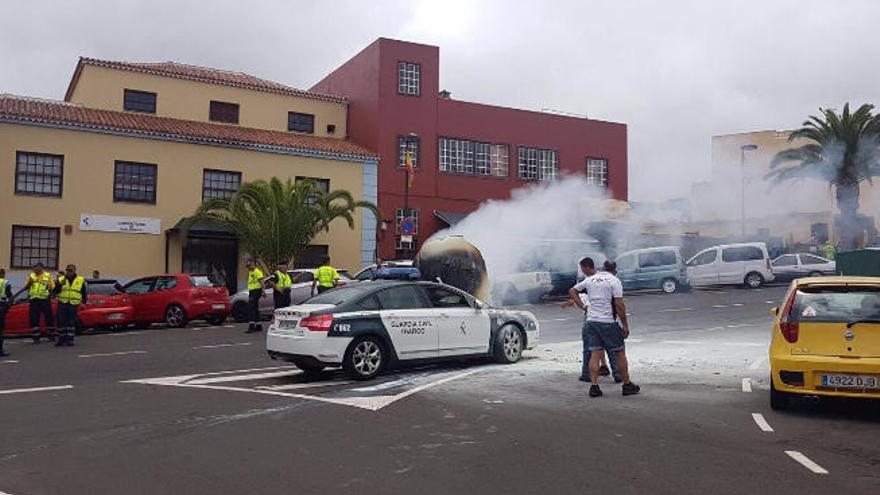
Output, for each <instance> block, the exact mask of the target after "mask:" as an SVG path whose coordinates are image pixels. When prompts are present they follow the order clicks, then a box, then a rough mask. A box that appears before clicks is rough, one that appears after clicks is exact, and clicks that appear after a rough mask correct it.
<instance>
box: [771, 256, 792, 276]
mask: <svg viewBox="0 0 880 495" xmlns="http://www.w3.org/2000/svg"><path fill="white" fill-rule="evenodd" d="M771 266H773V273H774V274H775V275H776V279H777V280H779V281H786V280H792V279H794V278H796V275H797V272H798V257H797V255H796V254H783V255H782V256H780V257H778V258H776V259H775V260H773V263H771Z"/></svg>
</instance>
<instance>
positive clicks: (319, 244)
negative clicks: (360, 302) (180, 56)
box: [0, 59, 378, 287]
mask: <svg viewBox="0 0 880 495" xmlns="http://www.w3.org/2000/svg"><path fill="white" fill-rule="evenodd" d="M65 100H66V101H54V100H40V99H33V98H26V97H20V96H12V95H0V177H6V178H7V180H5V181H0V184H2V187H3V189H4V190H3V194H0V211H2V212H3V215H0V266H6V267H7V269H9V270H11V274H12V277H11V278H13V279H14V280H15V279H18V280H21V278H23V276H24V275H25V274H26V273H27V271H28V270H29V269H30V267H31V266H32V264H33V263H35V262H37V261H42V262H43V263H45V264H46V265H47V266H49V267H51V268H53V269H54V268H58V267H62V266H63V265H64V264H67V263H76V264H77V266H78V267H79V270H80V272H81V273H83V274H84V275H88V274H90V273H91V272H92V270H96V269H97V270H100V271H101V274H102V276H106V277H114V278H120V279H128V278H132V277H136V276H141V275H147V274H155V273H161V272H177V271H187V272H214V273H216V274H218V275H220V276H221V277H223V278H225V279H226V281H227V283H228V285H230V287H232V286H240V285H241V284H242V282H243V275H244V268H243V266H242V265H243V263H242V259H243V258H244V257H245V256H246V253H244V252H242V251H241V249H240V248H239V245H238V242H237V240H236V238H235V236H234V235H232V234H231V233H229V232H224V231H222V229H217V228H216V227H212V226H210V225H197V226H195V227H193V228H192V229H190V230H189V231H188V233H187V234H186V238H183V235H184V234H183V233H182V232H181V231H180V229H179V228H178V224H179V222H180V221H181V220H182V219H184V218H185V217H187V216H189V215H191V214H192V213H193V212H194V211H195V209H196V208H197V207H198V205H199V204H200V203H201V202H202V201H203V199H204V198H208V197H215V196H228V195H231V194H232V193H233V192H234V191H235V190H236V189H237V187H238V185H239V184H241V183H242V182H246V181H252V180H255V179H268V178H270V177H279V178H282V179H287V178H290V179H292V180H298V179H302V178H313V179H317V180H318V181H319V183H320V184H321V186H322V187H324V188H327V189H346V190H348V191H350V192H351V193H352V194H353V195H354V196H355V197H356V198H359V199H361V198H362V199H366V200H368V201H373V202H375V201H376V199H377V198H376V170H377V165H378V163H377V162H378V157H377V156H376V155H375V154H374V153H372V152H371V151H369V150H367V149H365V148H363V147H362V146H360V145H357V144H355V143H352V142H350V141H348V140H346V133H347V131H346V120H347V115H346V114H347V103H346V101H345V100H343V99H340V98H337V97H333V96H328V95H322V94H317V93H311V92H307V91H301V90H297V89H294V88H289V87H287V86H283V85H280V84H277V83H273V82H270V81H265V80H262V79H259V78H256V77H253V76H249V75H246V74H242V73H236V72H226V71H218V70H213V69H205V68H200V67H192V66H188V65H182V64H175V63H160V64H131V63H121V62H105V61H97V60H91V59H80V62H79V64H78V66H77V68H76V72H75V74H74V77H73V80H72V81H71V83H70V86H69V88H68V91H67V95H66V98H65ZM375 229H376V222H375V219H373V218H372V215H371V214H370V213H364V212H359V213H358V215H357V217H356V221H355V229H353V230H352V229H350V228H349V227H348V225H347V224H346V223H345V222H344V221H338V222H336V223H334V224H333V225H332V226H331V229H330V232H328V233H326V234H321V235H320V236H319V237H318V238H316V239H315V240H314V241H313V245H312V246H310V248H309V249H308V250H307V252H306V253H304V254H303V256H301V257H300V258H299V259H297V260H295V262H296V264H299V265H302V266H308V265H313V264H315V263H316V262H317V259H318V258H320V257H321V256H322V255H323V254H329V255H330V256H331V257H332V258H333V260H334V264H335V265H337V266H339V267H344V268H348V269H352V270H354V269H357V268H360V267H361V266H362V265H364V264H367V263H369V262H371V261H372V259H373V257H374V253H375V239H376V230H375ZM7 263H8V264H7Z"/></svg>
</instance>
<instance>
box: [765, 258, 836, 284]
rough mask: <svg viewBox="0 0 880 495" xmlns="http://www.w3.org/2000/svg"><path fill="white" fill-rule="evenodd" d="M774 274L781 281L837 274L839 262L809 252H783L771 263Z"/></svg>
mask: <svg viewBox="0 0 880 495" xmlns="http://www.w3.org/2000/svg"><path fill="white" fill-rule="evenodd" d="M771 265H772V266H773V274H774V275H776V280H777V281H779V282H789V281H791V280H794V279H796V278H803V277H821V276H823V275H836V274H837V263H835V262H834V261H832V260H829V259H825V258H823V257H821V256H816V255H815V254H809V253H798V254H783V255H782V256H780V257H778V258H776V259H775V260H773V262H772V263H771Z"/></svg>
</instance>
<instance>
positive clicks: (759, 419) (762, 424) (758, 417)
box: [752, 413, 773, 433]
mask: <svg viewBox="0 0 880 495" xmlns="http://www.w3.org/2000/svg"><path fill="white" fill-rule="evenodd" d="M752 419H754V420H755V423H757V424H758V428H760V429H761V431H766V432H768V433H772V432H773V428H771V427H770V424H769V423H767V420H766V419H764V415H763V414H761V413H752Z"/></svg>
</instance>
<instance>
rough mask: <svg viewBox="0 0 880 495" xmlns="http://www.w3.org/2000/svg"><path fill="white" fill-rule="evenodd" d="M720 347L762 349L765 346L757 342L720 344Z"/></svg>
mask: <svg viewBox="0 0 880 495" xmlns="http://www.w3.org/2000/svg"><path fill="white" fill-rule="evenodd" d="M721 345H733V346H737V347H764V346H766V345H767V344H761V343H759V342H722V343H721Z"/></svg>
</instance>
